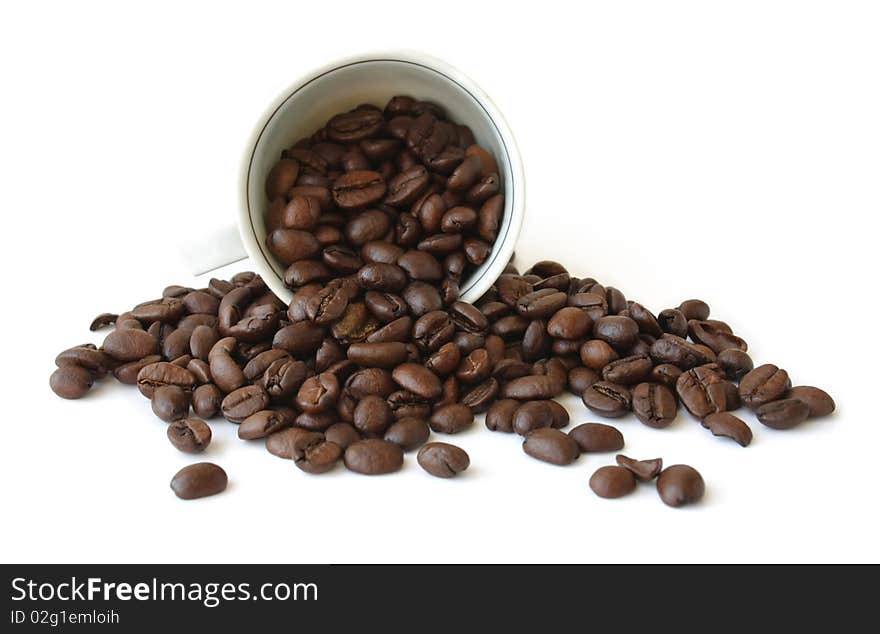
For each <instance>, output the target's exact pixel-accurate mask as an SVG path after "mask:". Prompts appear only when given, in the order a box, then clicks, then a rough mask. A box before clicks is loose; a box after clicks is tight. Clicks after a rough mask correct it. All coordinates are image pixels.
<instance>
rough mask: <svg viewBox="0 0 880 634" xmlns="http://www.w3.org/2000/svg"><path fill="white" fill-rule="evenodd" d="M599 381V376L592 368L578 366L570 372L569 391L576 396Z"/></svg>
mask: <svg viewBox="0 0 880 634" xmlns="http://www.w3.org/2000/svg"><path fill="white" fill-rule="evenodd" d="M598 380H599V374H598V373H597V372H596V371H595V370H592V369H590V368H585V367H582V366H577V367H574V368H572V369H571V370H569V371H568V391H569V392H571V393H572V394H574V395H576V396H580V395H581V394H583V393H584V390H586V389H587V388H588V387H590V386H591V385H592V384H593V383H595V382H596V381H598Z"/></svg>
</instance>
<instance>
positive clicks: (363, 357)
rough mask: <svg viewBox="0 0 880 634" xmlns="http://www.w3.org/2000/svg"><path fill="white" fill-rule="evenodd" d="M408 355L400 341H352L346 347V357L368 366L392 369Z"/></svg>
mask: <svg viewBox="0 0 880 634" xmlns="http://www.w3.org/2000/svg"><path fill="white" fill-rule="evenodd" d="M407 357H408V353H407V349H406V345H405V344H404V343H401V342H388V343H353V344H351V345H350V346H349V347H348V358H349V359H351V360H352V361H353V362H354V363H356V364H358V365H360V366H363V367H368V368H386V369H389V370H390V369H393V368H395V367H397V366H399V365H400V364H402V363H403V362H404V361H406V359H407Z"/></svg>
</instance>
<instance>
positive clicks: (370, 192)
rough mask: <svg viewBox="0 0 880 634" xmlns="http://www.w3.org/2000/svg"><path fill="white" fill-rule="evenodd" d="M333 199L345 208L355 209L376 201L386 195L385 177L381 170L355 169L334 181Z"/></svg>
mask: <svg viewBox="0 0 880 634" xmlns="http://www.w3.org/2000/svg"><path fill="white" fill-rule="evenodd" d="M331 191H332V193H333V200H334V201H335V202H336V204H337V205H339V206H340V207H342V208H343V209H354V208H357V207H364V206H366V205H369V204H371V203H374V202H376V201H378V200H380V199H381V198H382V196H384V195H385V191H386V185H385V179H384V178H382V175H381V174H380V173H379V172H373V171H370V170H354V171H351V172H347V173H345V174H343V175H342V176H340V177H339V178H337V179H336V180H335V181H334V182H333V187H332V188H331Z"/></svg>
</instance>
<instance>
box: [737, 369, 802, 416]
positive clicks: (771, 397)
mask: <svg viewBox="0 0 880 634" xmlns="http://www.w3.org/2000/svg"><path fill="white" fill-rule="evenodd" d="M790 389H791V379H789V378H788V372H786V371H785V370H781V369H779V368H777V367H776V366H775V365H773V364H772V363H766V364H764V365H759V366H758V367H757V368H755V369H754V370H752V371H751V372H749V373H748V374H746V375H745V376H744V377H743V378H742V380H741V381H740V383H739V396H740V399H741V400H742V403H743V405H745V406H746V407H748V408H749V409H757V408H759V407H760V406H761V405H764V404H765V403H769V402H770V401H775V400H777V399H780V398H782V397H783V395H784V394H785V393H786V392H788V390H790Z"/></svg>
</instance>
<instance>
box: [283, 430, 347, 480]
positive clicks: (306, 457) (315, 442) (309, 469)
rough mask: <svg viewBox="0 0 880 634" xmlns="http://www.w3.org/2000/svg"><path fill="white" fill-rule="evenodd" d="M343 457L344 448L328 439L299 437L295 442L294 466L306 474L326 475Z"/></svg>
mask: <svg viewBox="0 0 880 634" xmlns="http://www.w3.org/2000/svg"><path fill="white" fill-rule="evenodd" d="M341 457H342V447H340V446H339V445H337V444H336V443H335V442H331V441H328V440H326V438H316V437H314V436H305V435H299V436H297V437H296V438H295V439H294V441H293V455H292V458H293V464H295V465H296V466H297V467H298V468H299V469H300V470H301V471H305V472H306V473H311V474H318V473H326V472H327V471H329V470H330V469H332V468H333V467H335V466H336V463H337V462H338V461H339V458H341Z"/></svg>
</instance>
